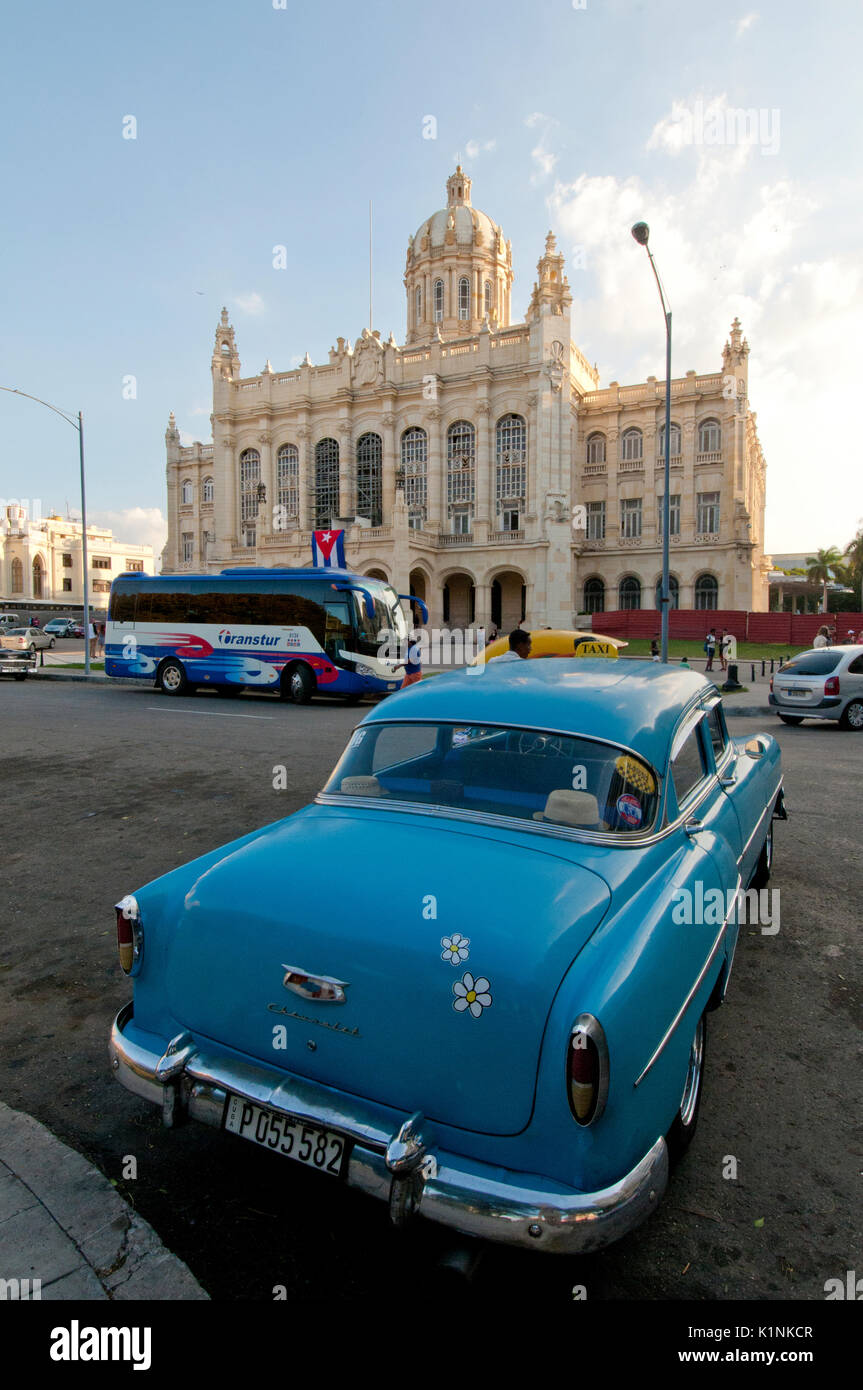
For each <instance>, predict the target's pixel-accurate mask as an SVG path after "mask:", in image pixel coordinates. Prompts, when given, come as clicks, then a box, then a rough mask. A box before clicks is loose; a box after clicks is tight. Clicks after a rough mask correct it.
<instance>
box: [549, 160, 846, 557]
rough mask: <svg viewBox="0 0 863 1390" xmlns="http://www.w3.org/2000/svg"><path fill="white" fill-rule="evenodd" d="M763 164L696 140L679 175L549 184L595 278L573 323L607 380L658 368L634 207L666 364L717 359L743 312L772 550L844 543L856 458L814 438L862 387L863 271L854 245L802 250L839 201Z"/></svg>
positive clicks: (565, 228)
mask: <svg viewBox="0 0 863 1390" xmlns="http://www.w3.org/2000/svg"><path fill="white" fill-rule="evenodd" d="M771 167H772V166H771V165H770V164H769V163H768V162H767V161H764V160H761V159H759V158H757V156H753V157H751V158H749V159H747V160H745V161H744V163H743V164H741V162H740V158H739V151H736V150H729V149H728V148H708V149H700V150H699V152H698V157H697V159H696V160H695V162H694V166H693V167H692V170H691V172H690V173H689V174H688V175H687V173H686V166H683V168H681V169H678V170H677V171H676V172H677V173H678V174H679V175H681V176H682V178H680V179H679V180H678V182H677V183H676V184H675V186H674V188H673V189H672V188H669V187H668V186H667V185H665V184H660V183H659V182H657V184H656V185H654V186H650V185H648V184H645V183H643V182H642V181H641V180H640V179H637V178H634V177H633V178H628V179H619V178H616V177H614V176H610V175H609V176H604V177H588V176H586V175H584V176H582V177H581V178H579V179H577V180H576V181H575V182H574V183H570V184H563V183H558V184H557V185H556V186H555V189H554V192H553V193H552V195H551V196H550V198H549V200H548V202H549V207H550V210H551V213H552V220H553V222H554V223H556V225H557V226H558V227H559V228H560V232H561V242H562V245H561V249H562V250H563V251H564V252H565V253H569V254H571V252H572V247H573V246H576V245H578V246H583V247H584V248H585V257H586V263H587V266H588V267H589V271H590V278H589V279H587V280H584V281H582V280H581V278H580V280H579V287H581V286H584V287H583V288H581V293H582V294H590V297H589V298H583V299H580V300H579V301H578V302H577V303H576V304H575V305H574V306H573V337H574V338H575V340H576V341H577V342H578V343H579V345H580V346H581V348H582V349H583V350H584V351H585V352H586V354H587V355H588V357H589V358H590V360H591V361H593V360H596V361H597V362H598V364H599V367H600V371H601V373H602V384H603V385H607V384H608V382H609V381H610V380H612V379H616V380H618V381H620V383H621V384H625V383H626V382H637V381H640V380H644V378H645V376H647V375H648V374H653V375H655V376H657V377H659V378H660V379H662V377H663V376H664V351H665V335H664V332H663V329H662V321H661V313H660V304H659V299H658V295H657V292H656V285H655V282H654V280H653V276H652V275H651V273H650V268H649V266H648V265H647V264H646V259H647V258H646V256H645V253H644V251H643V250H642V249H641V248H640V247H639V246H637V245H636V243H635V242H634V241H633V240H632V238H631V236H630V234H629V229H630V227H631V226H632V224H633V223H634V222H636V221H641V220H645V221H647V222H648V223H649V224H650V228H651V237H650V246H651V250H652V251H653V252H654V254H655V256H656V259H657V265H658V268H659V271H660V274H661V275H662V277H663V281H664V283H665V287H666V291H667V294H668V297H669V300H670V304H671V308H672V311H673V329H674V336H673V363H672V371H673V373H674V375H675V376H682V375H683V374H684V373H685V372H686V371H687V370H688V369H689V368H695V369H696V370H698V371H700V372H711V371H713V372H716V371H719V370H720V368H721V365H722V357H721V352H722V345H723V343H724V342H725V340H726V338H727V336H728V332H729V327H730V324H731V320H732V319H733V318H734V317H735V315H736V316H738V317H739V318H740V320H741V323H742V325H743V331H744V333H745V334H746V336H747V338H748V339H749V342H750V345H751V356H750V358H749V383H750V404H751V406H752V408H753V410H755V411H756V412H757V415H758V431H759V436H760V439H761V443H762V446H763V448H764V452H765V456H766V459H767V465H768V473H767V487H768V492H767V517H766V531H767V536H766V540H767V548H768V550H769V549H770V548H771V547H772V548H773V549H774V550H776V551H777V552H780V553H781V552H783V551H797V550H804V549H806V548H807V547H808V548H810V549H811V548H812V547H816V548H817V547H818V546H826V545H830V544H836V545H840V546H844V545H845V544H846V543H847V541H848V540H850V538H851V534H852V532H853V531H854V529H855V526H856V521H857V515H856V513H857V511H859V510H860V507H859V506H857V507H856V509H855V508H854V507H853V505H852V507H851V508H850V509H849V507H848V501H849V500H850V499H851V498H853V497H854V496H855V494H856V495H857V496H859V492H860V489H859V461H858V460H857V458H856V456H854V457H852V454H851V452H849V451H842V450H840V449H831V450H830V453H829V459H828V460H824V459H823V458H821V457H819V456H818V454H817V448H816V446H815V444H814V440H815V439H816V438H817V437H818V428H819V425H818V422H820V421H830V420H835V419H841V418H844V417H845V416H847V403H848V401H849V400H854V399H856V395H857V393H858V388H857V385H856V359H857V351H858V344H859V334H860V322H861V315H863V273H861V270H860V267H859V265H858V263H857V260H856V258H855V257H854V256H853V255H852V253H851V252H850V251H848V252H847V253H838V254H834V255H832V256H824V257H823V258H821V259H819V258H818V256H817V250H816V254H812V248H817V247H818V246H819V245H821V246H826V245H830V244H835V238H833V239H832V240H831V235H830V233H831V228H832V226H833V224H834V219H835V217H836V215H837V213H836V209H834V208H831V207H829V206H827V205H826V203H825V197H824V194H823V192H822V193H821V194H820V196H816V195H815V192H814V190H813V189H810V188H809V187H807V186H805V185H804V184H802V183H800V182H796V181H792V180H789V179H775V180H772V181H769V180H768V177H767V176H768V175H769V173H770V171H771ZM848 182H849V181H848V179H846V184H845V186H844V187H843V196H844V197H845V198H847V199H848V202H849V203H850V204H851V205H853V204H854V202H855V200H856V201H859V198H860V196H861V192H863V181H861V180H859V179H858V181H857V183H856V185H854V186H853V188H850V189H849V188H848V186H847V185H848ZM849 195H850V196H849ZM567 243H568V245H567ZM825 462H826V463H827V464H828V465H829V471H827V470H826V469H825V467H824V465H825ZM852 510H853V511H854V515H853V516H851V511H852ZM846 532H847V535H846Z"/></svg>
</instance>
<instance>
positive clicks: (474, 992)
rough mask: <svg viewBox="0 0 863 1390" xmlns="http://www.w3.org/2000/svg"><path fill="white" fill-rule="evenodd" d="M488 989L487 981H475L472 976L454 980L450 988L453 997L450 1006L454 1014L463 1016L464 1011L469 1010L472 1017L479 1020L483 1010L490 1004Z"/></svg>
mask: <svg viewBox="0 0 863 1390" xmlns="http://www.w3.org/2000/svg"><path fill="white" fill-rule="evenodd" d="M490 988H491V986H490V985H489V982H488V980H486V979H485V978H481V979H479V980H475V979H474V977H473V975H463V976H462V978H461V979H460V980H456V982H455V984H454V985H453V987H452V992H453V994H454V995H455V999H454V1000H453V1001H452V1006H453V1008H454V1009H455V1011H456V1013H457V1014H463V1013H464V1012H465V1010H466V1009H470V1011H471V1014H472V1015H473V1017H474V1018H479V1016H480V1014H481V1013H482V1011H483V1009H487V1008H488V1007H489V1005H490V1004H491V995H490V994H489V990H490Z"/></svg>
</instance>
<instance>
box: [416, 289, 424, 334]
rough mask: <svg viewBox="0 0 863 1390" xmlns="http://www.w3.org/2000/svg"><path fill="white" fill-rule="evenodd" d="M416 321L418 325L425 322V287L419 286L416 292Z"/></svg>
mask: <svg viewBox="0 0 863 1390" xmlns="http://www.w3.org/2000/svg"><path fill="white" fill-rule="evenodd" d="M414 320H415V322H416V323H417V324H420V323H422V321H423V287H422V285H417V287H416V289H415V290H414Z"/></svg>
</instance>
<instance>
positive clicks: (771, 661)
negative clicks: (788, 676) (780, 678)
mask: <svg viewBox="0 0 863 1390" xmlns="http://www.w3.org/2000/svg"><path fill="white" fill-rule="evenodd" d="M770 674H771V676H772V675H773V657H772V656H771V658H770Z"/></svg>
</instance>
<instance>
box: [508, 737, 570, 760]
mask: <svg viewBox="0 0 863 1390" xmlns="http://www.w3.org/2000/svg"><path fill="white" fill-rule="evenodd" d="M518 751H519V753H555V754H557V756H558V757H560V758H562V757H563V740H562V739H559V738H553V737H552V736H551V735H550V734H519V736H518Z"/></svg>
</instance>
